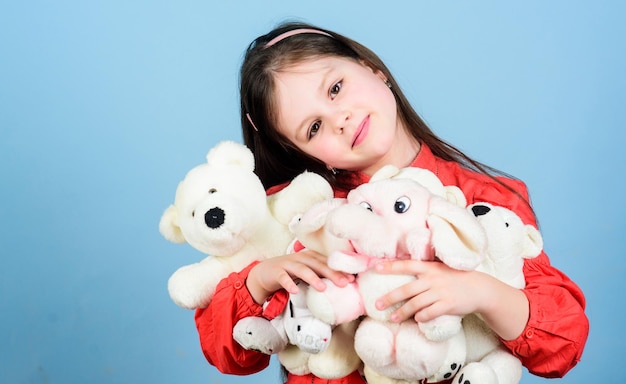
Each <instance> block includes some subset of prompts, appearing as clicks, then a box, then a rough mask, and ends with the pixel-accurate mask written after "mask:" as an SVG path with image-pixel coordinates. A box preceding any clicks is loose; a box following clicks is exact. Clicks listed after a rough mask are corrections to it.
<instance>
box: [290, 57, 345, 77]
mask: <svg viewBox="0 0 626 384" xmlns="http://www.w3.org/2000/svg"><path fill="white" fill-rule="evenodd" d="M347 63H354V61H352V60H348V59H345V58H341V57H333V56H322V57H311V58H307V59H304V60H302V61H299V62H296V63H293V64H290V65H288V66H286V67H285V68H283V69H282V70H281V71H279V73H280V72H291V73H316V72H320V71H328V70H329V69H333V68H336V67H341V66H343V65H346V64H347Z"/></svg>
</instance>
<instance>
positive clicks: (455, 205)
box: [307, 166, 486, 382]
mask: <svg viewBox="0 0 626 384" xmlns="http://www.w3.org/2000/svg"><path fill="white" fill-rule="evenodd" d="M419 181H421V183H420V182H419ZM424 185H426V186H427V187H426V186H424ZM452 196H454V197H452ZM326 226H327V228H328V231H329V232H330V233H331V234H333V235H334V236H337V237H339V238H342V239H346V240H349V241H350V243H351V245H352V246H353V247H354V252H350V251H348V252H346V251H343V252H334V253H331V254H330V255H329V260H328V263H329V265H330V266H331V267H332V268H334V269H337V270H341V271H345V272H348V273H354V274H358V275H357V281H356V284H353V285H349V286H348V287H345V288H339V287H335V286H333V285H332V284H329V287H328V288H327V289H326V290H325V291H323V292H318V291H315V290H309V291H308V298H307V299H308V300H307V303H308V307H309V309H310V310H311V311H312V312H313V314H314V315H315V316H316V317H318V318H319V319H321V320H323V321H326V322H328V323H331V324H341V323H345V322H348V321H352V320H354V319H356V318H358V317H360V316H362V315H367V316H366V317H365V318H364V319H363V321H362V322H361V323H360V325H359V327H358V329H357V332H356V335H355V350H356V352H357V354H358V355H359V357H360V358H361V360H362V361H363V363H364V364H365V366H366V368H367V370H370V371H373V372H375V373H376V374H377V375H382V376H385V377H389V378H393V379H401V380H408V381H419V380H423V379H427V380H428V381H429V382H430V381H440V380H443V379H444V378H448V377H451V376H452V375H453V374H454V373H456V371H457V370H458V369H459V368H460V367H461V365H462V364H463V363H464V362H465V358H466V345H465V337H464V334H463V330H462V327H461V318H460V317H458V316H441V317H439V318H437V319H434V320H432V321H429V322H427V323H419V324H418V323H416V322H415V321H414V320H413V319H410V320H407V321H404V322H402V323H399V324H398V323H392V322H390V321H389V316H390V313H391V312H392V311H393V310H395V309H396V308H397V307H393V308H389V309H387V310H384V311H380V310H378V309H376V307H375V301H376V299H378V298H379V297H381V296H382V295H384V294H385V293H386V292H389V291H391V290H392V289H394V288H396V287H399V286H401V285H404V284H406V283H408V282H410V281H412V280H414V279H415V276H402V275H384V274H378V273H376V271H375V270H374V269H373V267H374V266H375V265H376V264H377V263H379V262H382V261H386V260H396V259H417V260H427V261H435V260H439V261H442V262H444V263H446V264H447V265H449V266H450V267H452V268H456V269H461V270H472V269H474V268H476V267H477V266H478V265H479V264H480V263H481V262H482V260H483V258H484V255H485V247H486V240H485V233H484V230H483V228H482V227H481V226H480V224H479V223H478V222H477V220H476V219H475V218H474V216H473V215H472V214H471V213H470V212H469V211H467V210H466V209H465V199H464V197H462V193H460V190H458V188H456V187H443V185H441V182H440V181H439V180H438V179H437V178H436V177H435V176H434V175H433V174H432V173H430V172H428V171H425V170H408V169H407V170H406V171H405V170H402V171H400V170H398V169H397V168H394V167H391V166H388V167H384V168H383V169H381V170H380V171H379V172H378V173H377V174H376V175H374V176H373V178H372V180H371V181H370V182H369V183H367V184H363V185H361V186H359V187H358V188H356V189H354V190H352V191H351V192H350V193H349V194H348V197H347V204H345V205H342V206H339V207H337V208H336V209H334V210H332V211H331V212H330V213H329V214H328V218H327V222H326ZM367 370H366V372H367ZM372 380H374V378H372Z"/></svg>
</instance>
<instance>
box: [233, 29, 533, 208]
mask: <svg viewBox="0 0 626 384" xmlns="http://www.w3.org/2000/svg"><path fill="white" fill-rule="evenodd" d="M295 29H314V30H316V31H321V32H323V33H300V34H294V35H292V36H290V37H288V38H285V39H283V40H280V42H278V43H276V44H273V45H271V46H269V47H268V46H267V43H268V42H269V41H271V40H272V39H274V38H275V37H277V36H279V35H281V34H283V33H285V32H288V31H291V30H295ZM327 56H333V57H343V58H347V59H351V60H355V61H358V62H363V63H365V64H366V65H368V66H370V67H371V68H372V69H374V70H378V71H381V72H382V74H384V76H385V77H386V78H387V80H388V81H389V82H390V84H391V89H392V92H393V94H394V96H395V99H396V104H397V108H398V118H400V119H401V121H402V123H403V124H404V126H405V127H406V128H407V129H408V130H409V132H410V134H411V135H412V136H413V137H414V138H415V139H417V140H418V141H419V142H420V143H425V144H426V145H427V146H428V147H429V148H430V149H431V150H432V152H433V154H434V155H435V156H437V157H440V158H442V159H444V160H449V161H454V162H457V163H459V164H461V165H462V166H464V167H466V168H468V169H471V170H474V171H477V172H480V173H483V174H485V175H488V176H490V177H492V178H493V179H494V180H495V181H496V182H498V183H499V184H501V185H503V186H505V187H506V188H507V189H509V190H511V191H513V192H515V193H516V194H517V195H518V196H520V197H521V198H522V199H523V200H525V199H524V198H523V197H522V196H521V195H520V194H519V193H517V191H514V190H512V189H511V188H510V187H509V186H508V185H506V184H504V183H502V182H501V181H500V180H498V179H497V178H495V175H500V176H506V177H508V178H513V177H511V176H510V175H508V174H505V173H503V172H501V171H498V170H497V169H494V168H492V167H489V166H487V165H485V164H482V163H480V162H478V161H476V160H474V159H472V158H470V157H469V156H467V155H465V154H464V153H463V152H462V151H460V150H459V149H458V148H456V147H455V146H453V145H451V144H449V143H447V142H446V141H444V140H442V139H441V138H439V137H438V136H437V135H436V134H435V133H434V132H433V131H432V130H431V129H430V128H429V127H428V125H426V123H425V122H424V121H423V120H422V118H421V117H420V116H419V115H418V114H417V112H415V110H414V109H413V107H412V106H411V104H410V103H409V101H408V99H407V98H406V96H405V95H404V93H403V92H402V89H401V88H400V86H399V85H398V83H397V82H396V80H395V79H394V77H393V76H392V74H391V72H390V71H389V69H388V68H387V66H386V65H385V63H383V61H382V60H381V59H380V58H379V57H378V56H377V55H376V54H375V53H374V52H372V51H371V50H370V49H368V48H367V47H365V46H363V45H361V44H359V43H358V42H356V41H354V40H352V39H350V38H347V37H345V36H343V35H340V34H338V33H336V32H332V31H329V30H326V29H323V28H319V27H317V26H313V25H310V24H306V23H301V22H287V23H283V24H281V25H279V26H278V27H276V28H275V29H273V30H272V31H270V32H269V33H268V34H266V35H263V36H260V37H258V38H257V39H256V40H254V41H253V42H252V43H251V44H250V46H249V47H248V49H247V51H246V54H245V57H244V60H243V64H242V66H241V73H240V79H239V83H240V97H241V99H240V101H241V124H242V130H243V139H244V143H245V144H246V145H247V146H248V148H250V150H251V151H252V152H253V153H254V158H255V163H256V164H255V169H256V173H257V175H258V176H259V178H260V179H261V181H262V182H263V184H264V185H265V187H266V188H268V187H270V186H273V185H277V184H281V183H284V182H287V181H290V180H292V179H293V178H294V177H295V176H297V175H298V174H300V173H302V172H303V171H305V170H308V171H312V172H316V173H319V174H320V175H322V176H324V177H325V178H326V179H327V180H328V181H329V182H330V183H331V185H333V186H334V187H336V188H346V187H347V186H346V185H342V182H341V181H342V178H341V177H337V175H335V174H334V173H333V172H331V171H330V170H328V169H327V168H326V165H325V164H324V163H322V162H320V161H319V160H317V159H315V158H314V157H312V156H309V155H307V154H306V153H304V152H303V151H301V150H299V149H298V148H297V147H296V146H295V145H293V144H292V143H291V142H290V141H289V140H288V139H287V138H286V137H285V136H284V135H282V134H281V133H280V132H279V131H278V129H276V127H277V120H278V116H277V109H278V108H277V105H276V99H275V97H274V87H275V83H274V74H275V73H276V72H277V71H280V70H281V69H284V68H286V67H288V66H291V65H294V64H297V63H301V62H303V61H306V60H308V59H311V58H320V57H327ZM527 203H528V202H527Z"/></svg>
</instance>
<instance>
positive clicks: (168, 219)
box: [159, 205, 187, 244]
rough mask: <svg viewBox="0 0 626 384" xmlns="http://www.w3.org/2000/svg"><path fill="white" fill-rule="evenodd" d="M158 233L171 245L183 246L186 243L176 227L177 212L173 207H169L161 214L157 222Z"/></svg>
mask: <svg viewBox="0 0 626 384" xmlns="http://www.w3.org/2000/svg"><path fill="white" fill-rule="evenodd" d="M159 232H161V235H163V237H165V238H166V239H167V240H169V241H171V242H172V243H177V244H183V243H186V242H187V240H185V236H183V232H182V231H181V230H180V227H179V226H178V210H177V209H176V207H175V206H174V205H170V206H169V207H167V209H165V212H163V216H161V221H160V222H159Z"/></svg>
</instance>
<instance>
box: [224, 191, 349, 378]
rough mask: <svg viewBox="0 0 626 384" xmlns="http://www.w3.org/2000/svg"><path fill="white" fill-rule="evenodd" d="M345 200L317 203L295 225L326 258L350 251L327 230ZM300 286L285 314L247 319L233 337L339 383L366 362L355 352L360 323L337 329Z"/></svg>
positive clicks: (290, 366)
mask: <svg viewBox="0 0 626 384" xmlns="http://www.w3.org/2000/svg"><path fill="white" fill-rule="evenodd" d="M345 201H346V200H345V199H338V198H337V199H327V200H324V201H322V202H319V203H316V204H314V205H313V206H312V207H311V208H309V209H308V210H307V211H306V212H305V213H304V214H302V215H300V216H298V217H296V218H295V219H294V220H293V221H292V223H291V224H290V229H291V231H292V232H293V233H294V235H295V236H296V238H297V239H298V240H299V241H300V243H301V244H302V245H303V246H304V247H305V248H307V249H311V250H315V251H317V252H319V253H320V254H323V255H326V254H329V253H331V252H333V251H336V250H347V249H351V246H350V244H349V242H348V241H347V240H345V239H339V238H336V237H334V236H332V235H330V234H329V233H328V231H327V230H326V229H325V223H326V216H327V215H328V212H330V211H331V210H332V209H334V208H336V207H337V206H339V205H342V204H344V203H345ZM294 251H295V249H291V250H289V251H288V252H294ZM298 287H299V292H298V293H297V294H291V295H290V297H289V302H288V306H287V308H286V309H285V311H284V313H283V314H282V315H281V316H278V317H276V318H274V319H272V320H267V319H265V318H262V317H246V318H243V319H241V320H240V321H239V322H238V323H237V324H236V325H235V327H234V329H233V337H234V339H235V340H237V342H239V344H241V345H242V346H243V347H244V348H247V349H254V350H258V351H261V352H263V353H267V354H271V353H278V359H279V361H280V362H281V364H282V365H283V366H284V367H285V369H287V370H288V371H289V372H291V373H292V374H295V375H306V374H309V373H313V374H314V375H315V376H317V377H320V378H324V379H337V378H341V377H345V376H347V375H349V374H350V373H352V372H354V371H356V370H357V369H358V368H359V366H360V364H361V361H360V359H359V357H358V356H357V354H356V352H355V351H354V332H355V331H356V326H357V324H358V321H352V322H348V323H345V324H341V325H339V326H336V327H334V326H333V327H331V325H330V324H328V323H325V322H322V321H321V320H319V319H317V318H315V317H314V316H313V315H312V314H311V312H310V311H309V309H308V308H307V306H306V298H307V292H308V290H311V289H312V288H309V287H308V286H306V284H303V283H300V284H298Z"/></svg>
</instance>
